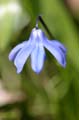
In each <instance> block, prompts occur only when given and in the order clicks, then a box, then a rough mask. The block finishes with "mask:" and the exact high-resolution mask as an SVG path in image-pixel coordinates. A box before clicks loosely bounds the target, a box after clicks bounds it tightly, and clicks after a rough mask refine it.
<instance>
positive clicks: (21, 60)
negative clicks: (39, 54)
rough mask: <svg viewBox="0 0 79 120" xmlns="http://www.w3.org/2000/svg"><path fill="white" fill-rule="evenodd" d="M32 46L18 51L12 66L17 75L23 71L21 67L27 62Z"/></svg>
mask: <svg viewBox="0 0 79 120" xmlns="http://www.w3.org/2000/svg"><path fill="white" fill-rule="evenodd" d="M33 48H34V46H32V45H28V46H25V47H24V48H23V49H21V50H20V52H19V53H18V54H17V56H16V58H15V60H14V64H15V66H16V68H17V73H20V72H21V71H22V69H23V66H24V64H25V62H26V60H27V58H28V57H29V55H30V54H31V52H32V50H33Z"/></svg>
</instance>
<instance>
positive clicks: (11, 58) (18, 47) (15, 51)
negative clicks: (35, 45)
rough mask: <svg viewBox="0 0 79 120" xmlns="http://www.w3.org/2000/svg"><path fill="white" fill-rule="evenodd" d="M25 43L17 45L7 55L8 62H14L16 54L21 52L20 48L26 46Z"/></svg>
mask: <svg viewBox="0 0 79 120" xmlns="http://www.w3.org/2000/svg"><path fill="white" fill-rule="evenodd" d="M26 44H27V41H24V42H23V43H21V44H19V45H17V46H16V47H15V48H13V49H12V50H11V52H10V54H9V60H10V61H14V59H15V57H16V55H17V53H18V52H19V51H20V50H21V48H22V47H24V46H26Z"/></svg>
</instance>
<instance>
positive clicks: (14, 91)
mask: <svg viewBox="0 0 79 120" xmlns="http://www.w3.org/2000/svg"><path fill="white" fill-rule="evenodd" d="M39 14H41V15H42V17H43V19H44V21H45V23H46V24H47V26H48V28H49V29H50V31H51V33H52V34H53V36H54V37H55V38H56V39H57V40H59V41H60V42H62V43H63V44H64V45H65V47H66V48H67V56H66V58H67V66H66V68H65V69H63V68H62V67H61V66H60V65H59V64H58V63H57V62H56V60H55V59H54V57H53V56H52V55H51V54H50V53H49V52H48V51H46V54H47V59H46V61H45V64H44V68H43V70H42V72H41V73H40V74H38V75H37V74H35V73H34V72H33V71H32V69H31V65H30V58H29V59H28V60H27V62H26V64H25V66H24V69H23V71H22V73H21V74H19V75H18V74H17V73H16V68H15V67H14V65H13V63H12V62H10V61H9V60H8V54H9V52H10V51H11V49H12V48H13V47H15V46H16V45H17V44H19V43H21V42H22V41H24V40H28V39H29V35H30V32H31V30H32V29H33V28H34V27H35V23H36V18H37V16H38V15H39ZM39 27H40V28H41V29H42V30H43V31H44V32H45V34H46V36H47V37H48V38H49V39H53V38H50V36H49V35H48V34H47V33H46V31H45V29H44V28H43V26H42V25H41V24H40V23H39ZM0 120H79V0H0Z"/></svg>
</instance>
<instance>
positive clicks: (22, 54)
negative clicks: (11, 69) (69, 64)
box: [9, 28, 66, 73]
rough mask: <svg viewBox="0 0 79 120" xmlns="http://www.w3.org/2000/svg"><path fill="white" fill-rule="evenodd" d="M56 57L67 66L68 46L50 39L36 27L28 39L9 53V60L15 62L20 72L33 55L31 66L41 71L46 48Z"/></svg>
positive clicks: (62, 64) (63, 65)
mask: <svg viewBox="0 0 79 120" xmlns="http://www.w3.org/2000/svg"><path fill="white" fill-rule="evenodd" d="M44 48H46V49H47V50H49V51H50V53H51V54H52V55H53V56H54V57H55V58H56V60H57V61H58V63H59V64H60V65H61V66H62V67H65V66H66V58H65V57H66V48H65V47H64V46H63V45H62V44H61V43H60V42H58V41H56V40H53V41H51V40H48V38H47V37H46V36H45V34H44V32H43V31H42V30H41V29H36V28H34V29H33V30H32V32H31V35H30V38H29V40H28V41H24V42H23V43H21V44H19V45H17V46H16V47H15V48H14V49H13V50H12V51H11V52H10V54H9V60H10V61H13V62H14V65H15V66H16V68H17V73H20V72H21V71H22V69H23V66H24V64H25V62H26V60H27V59H28V57H29V56H31V66H32V69H33V71H34V72H36V73H40V71H41V70H42V68H43V64H44V60H45V56H46V55H45V49H44Z"/></svg>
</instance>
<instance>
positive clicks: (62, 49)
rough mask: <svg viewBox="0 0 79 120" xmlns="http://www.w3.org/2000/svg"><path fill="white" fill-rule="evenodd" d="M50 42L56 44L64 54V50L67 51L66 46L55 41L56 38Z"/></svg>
mask: <svg viewBox="0 0 79 120" xmlns="http://www.w3.org/2000/svg"><path fill="white" fill-rule="evenodd" d="M50 42H51V44H52V45H54V46H56V47H59V48H60V49H61V51H62V52H63V53H65V54H66V51H67V50H66V48H65V47H64V45H63V44H62V43H60V42H59V41H57V40H52V41H50Z"/></svg>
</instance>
